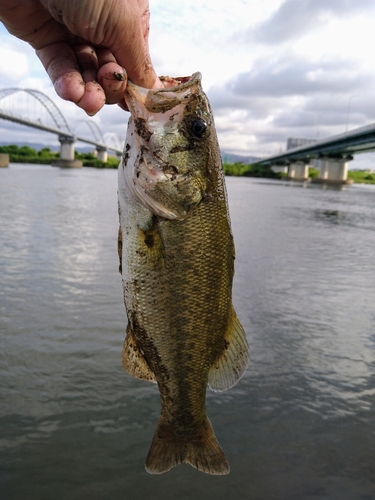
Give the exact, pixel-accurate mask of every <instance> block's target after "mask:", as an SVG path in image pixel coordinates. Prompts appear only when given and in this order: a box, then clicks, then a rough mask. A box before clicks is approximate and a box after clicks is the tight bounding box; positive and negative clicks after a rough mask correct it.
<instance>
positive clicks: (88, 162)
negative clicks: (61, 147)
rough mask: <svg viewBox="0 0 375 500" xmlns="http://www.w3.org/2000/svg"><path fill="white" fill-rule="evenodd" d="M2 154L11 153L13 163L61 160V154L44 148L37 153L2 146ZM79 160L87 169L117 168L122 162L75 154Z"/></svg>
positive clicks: (90, 154)
mask: <svg viewBox="0 0 375 500" xmlns="http://www.w3.org/2000/svg"><path fill="white" fill-rule="evenodd" d="M0 153H9V160H10V161H11V162H12V163H42V164H46V165H49V164H50V163H51V162H52V161H53V160H56V159H58V158H60V154H59V153H55V152H53V151H51V150H50V148H42V149H41V150H40V151H37V150H36V149H34V148H30V147H29V146H21V147H20V146H16V145H15V144H10V145H9V146H0ZM75 158H76V159H77V160H82V163H83V165H84V166H85V167H97V168H117V167H118V164H119V162H120V160H119V159H118V158H116V157H113V156H109V157H108V161H107V162H103V161H100V160H98V159H97V158H96V157H95V155H94V154H92V153H77V152H76V153H75Z"/></svg>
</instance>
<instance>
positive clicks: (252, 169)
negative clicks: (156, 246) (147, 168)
mask: <svg viewBox="0 0 375 500" xmlns="http://www.w3.org/2000/svg"><path fill="white" fill-rule="evenodd" d="M0 153H8V154H9V159H10V161H11V162H12V163H38V164H43V165H50V164H51V163H52V162H53V161H56V160H57V159H58V158H59V157H60V155H59V153H54V152H52V151H51V150H50V149H49V148H43V149H41V150H40V151H36V150H35V149H33V148H30V147H29V146H22V147H18V146H15V145H10V146H0ZM75 158H76V159H77V160H81V161H82V164H83V166H84V167H94V168H118V165H119V163H120V159H119V158H117V157H115V156H109V157H108V160H107V161H106V162H103V161H101V160H98V159H97V158H96V157H95V155H94V154H93V153H77V152H76V154H75ZM223 169H224V173H225V175H227V176H235V177H259V178H264V179H283V178H285V177H286V174H283V173H280V172H278V173H276V172H274V171H273V170H271V169H270V168H269V167H265V166H261V165H257V164H256V163H254V164H250V165H248V164H245V163H240V162H237V163H227V162H224V164H223ZM318 173H319V171H318V170H317V169H314V168H310V169H309V177H310V178H312V179H313V178H316V177H318ZM348 178H349V179H351V180H352V181H353V182H354V183H357V184H358V183H360V184H375V174H372V173H369V172H365V171H360V170H349V172H348Z"/></svg>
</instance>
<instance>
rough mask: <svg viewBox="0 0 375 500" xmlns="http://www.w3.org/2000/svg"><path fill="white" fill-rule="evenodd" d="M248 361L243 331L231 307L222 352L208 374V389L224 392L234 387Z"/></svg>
mask: <svg viewBox="0 0 375 500" xmlns="http://www.w3.org/2000/svg"><path fill="white" fill-rule="evenodd" d="M249 361H250V353H249V346H248V344H247V340H246V335H245V331H244V329H243V328H242V325H241V323H240V322H239V320H238V318H237V315H236V312H235V310H234V308H233V306H232V312H231V318H230V321H229V326H228V329H227V332H226V334H225V336H224V341H223V350H222V352H221V354H220V355H219V356H218V357H217V359H216V360H215V361H214V363H213V364H212V366H211V368H210V370H209V372H208V387H209V388H210V389H211V390H213V391H225V390H227V389H229V388H230V387H232V386H233V385H235V384H236V383H237V382H238V381H239V380H240V378H241V377H242V375H243V374H244V373H245V370H246V368H247V366H248V364H249Z"/></svg>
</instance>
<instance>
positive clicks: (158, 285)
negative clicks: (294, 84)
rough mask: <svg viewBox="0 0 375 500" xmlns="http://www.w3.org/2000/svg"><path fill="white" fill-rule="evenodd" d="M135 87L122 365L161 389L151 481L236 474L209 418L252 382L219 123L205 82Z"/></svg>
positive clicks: (127, 152)
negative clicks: (174, 472) (222, 396)
mask: <svg viewBox="0 0 375 500" xmlns="http://www.w3.org/2000/svg"><path fill="white" fill-rule="evenodd" d="M161 81H162V82H163V85H164V87H163V88H160V89H145V88H142V87H139V86H137V85H134V84H133V83H131V82H129V83H128V86H127V90H126V94H125V102H126V104H127V107H128V109H129V111H130V115H131V116H130V118H129V122H128V130H127V136H126V141H125V146H124V152H123V156H122V160H121V163H120V165H119V169H118V205H119V219H120V228H119V237H118V250H119V258H120V272H121V274H122V285H123V294H124V302H125V307H126V312H127V319H128V325H127V328H126V338H125V342H124V345H123V349H122V366H123V368H124V370H125V371H126V372H127V373H128V374H130V375H132V376H133V377H136V378H139V379H142V380H145V381H149V382H156V383H157V384H158V388H159V393H160V400H161V415H160V419H159V421H158V423H157V426H156V430H155V433H154V437H153V439H152V442H151V446H150V449H149V452H148V455H147V458H146V463H145V468H146V471H147V472H149V473H151V474H161V473H164V472H167V471H168V470H170V469H171V468H172V467H174V466H176V465H178V464H181V463H184V462H186V463H188V464H190V465H191V466H193V467H195V468H196V469H198V470H200V471H202V472H205V473H208V474H215V475H223V474H228V473H229V470H230V467H229V464H228V461H227V458H226V456H225V454H224V452H223V450H222V448H221V446H220V444H219V442H218V440H217V438H216V436H215V433H214V430H213V427H212V425H211V422H210V420H209V419H208V417H207V413H206V408H205V399H206V389H207V387H209V388H210V389H211V390H213V391H224V390H226V389H229V388H230V387H232V386H233V385H234V384H236V383H237V382H238V380H239V379H240V378H241V377H242V375H243V374H244V372H245V370H246V367H247V366H248V363H249V348H248V343H247V340H246V335H245V332H244V329H243V327H242V326H241V324H240V321H239V319H238V318H237V315H236V312H235V310H234V308H233V304H232V283H233V275H234V259H235V250H234V242H233V235H232V231H231V224H230V217H229V211H228V203H227V193H226V186H225V178H224V173H223V168H222V162H221V155H220V149H219V144H218V140H217V136H216V131H215V125H214V119H213V114H212V110H211V106H210V103H209V101H208V98H207V96H206V95H205V93H204V92H203V89H202V84H201V74H200V73H194V74H193V75H192V76H188V77H178V78H172V77H161Z"/></svg>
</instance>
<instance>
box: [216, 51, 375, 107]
mask: <svg viewBox="0 0 375 500" xmlns="http://www.w3.org/2000/svg"><path fill="white" fill-rule="evenodd" d="M374 79H375V72H374V71H373V70H368V71H363V70H362V71H360V68H359V67H358V63H357V62H356V61H355V60H350V61H348V60H346V59H341V60H339V59H337V58H330V57H327V58H325V59H324V60H322V61H321V62H320V64H319V65H317V64H315V63H313V62H309V61H307V60H306V58H303V57H301V56H298V55H295V54H293V53H292V52H290V51H289V52H287V53H284V54H283V55H282V56H280V57H278V58H274V59H271V60H268V59H265V58H263V59H260V60H258V61H256V62H255V63H254V65H253V68H252V69H251V71H247V72H243V73H239V74H237V75H236V76H235V77H234V78H231V79H229V80H228V81H226V82H225V83H221V84H216V85H213V86H212V87H211V88H210V91H209V97H210V99H211V102H212V104H213V106H214V108H215V109H223V108H232V107H236V108H247V107H249V108H251V109H254V108H257V107H258V108H260V111H261V112H263V111H264V109H263V108H264V106H263V105H262V106H260V107H259V104H257V102H259V99H260V100H261V101H262V100H268V102H269V105H268V106H267V107H268V111H271V110H272V108H273V106H274V104H275V103H277V105H278V106H280V103H281V101H280V99H283V98H287V97H289V98H293V99H294V100H296V99H297V98H298V97H300V96H305V97H306V96H314V95H318V94H331V95H332V94H335V95H337V94H345V95H348V94H349V95H350V94H351V93H353V92H358V89H363V88H370V87H371V86H372V83H373V81H374ZM262 110H263V111H262Z"/></svg>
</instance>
